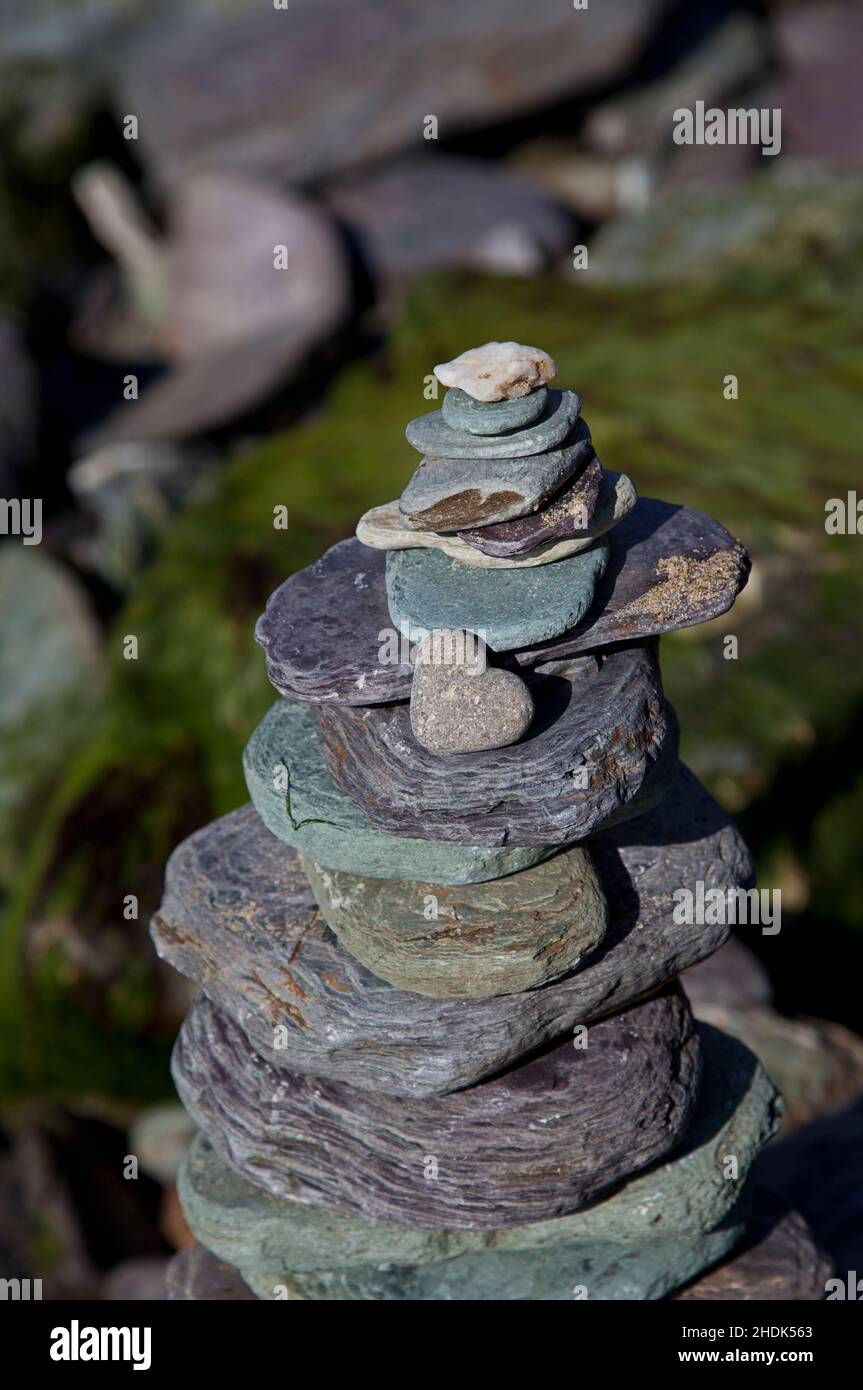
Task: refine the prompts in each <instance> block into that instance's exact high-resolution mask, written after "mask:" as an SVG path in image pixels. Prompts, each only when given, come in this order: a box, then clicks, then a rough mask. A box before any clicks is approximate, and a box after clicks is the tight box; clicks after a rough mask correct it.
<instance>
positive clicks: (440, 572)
mask: <svg viewBox="0 0 863 1390" xmlns="http://www.w3.org/2000/svg"><path fill="white" fill-rule="evenodd" d="M608 553H609V551H608V541H607V540H606V539H605V538H604V537H600V539H599V540H598V541H597V542H596V544H595V545H592V546H591V547H590V548H589V549H588V550H582V551H581V552H580V553H579V554H578V555H571V556H569V558H568V559H565V560H557V561H555V563H554V564H552V565H535V566H533V567H531V568H530V569H499V570H487V569H479V568H477V567H476V566H474V565H462V564H459V562H458V561H457V560H451V559H450V558H449V556H447V555H443V554H442V553H441V552H440V551H439V550H390V551H388V552H387V602H388V605H389V611H390V617H391V618H392V620H393V623H394V624H395V626H396V627H397V628H398V629H399V630H400V631H402V632H406V633H407V634H408V636H409V638H410V640H411V641H412V642H418V641H421V639H422V637H423V636H424V634H425V633H426V632H430V631H431V630H432V628H436V627H458V628H464V629H465V630H466V631H468V632H476V633H478V634H479V636H480V637H482V638H483V640H484V641H485V643H486V644H487V645H488V646H489V647H491V648H492V650H493V651H497V652H505V651H512V650H513V649H514V648H516V647H529V646H533V645H534V644H536V643H538V642H547V641H550V640H551V639H552V638H553V637H558V636H559V635H560V633H562V632H566V631H567V629H568V628H571V627H575V625H576V624H577V623H579V622H580V621H581V619H582V618H583V617H584V615H585V613H586V612H587V610H588V609H589V608H590V605H591V603H592V602H593V596H594V592H595V590H596V585H597V582H598V580H599V579H601V578H602V575H603V574H604V572H605V567H606V565H607V564H608Z"/></svg>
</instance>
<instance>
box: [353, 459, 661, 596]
mask: <svg viewBox="0 0 863 1390" xmlns="http://www.w3.org/2000/svg"><path fill="white" fill-rule="evenodd" d="M594 470H595V474H596V475H597V476H594V477H593V481H594V482H596V484H597V496H596V505H595V506H594V505H593V503H591V504H590V506H588V507H586V512H589V513H590V520H589V521H588V522H587V525H586V528H585V529H584V530H583V531H581V532H579V533H577V534H573V535H571V536H570V537H569V538H568V539H566V540H560V541H554V540H553V541H548V542H546V543H543V544H541V545H537V546H535V548H534V549H533V550H529V551H526V552H525V553H524V554H523V555H515V554H514V555H509V556H507V555H503V554H501V555H500V556H496V555H489V554H487V553H486V551H485V550H479V549H477V548H476V547H475V546H473V545H472V544H469V543H468V542H467V541H466V540H465V539H464V536H466V535H468V534H469V533H468V532H464V533H463V535H446V534H443V533H442V532H440V531H415V530H412V529H411V527H409V526H405V524H404V517H403V516H402V514H401V512H400V510H399V506H398V503H397V502H385V503H384V504H383V506H380V507H372V508H371V510H370V511H368V512H366V513H365V515H364V516H362V517H360V520H359V522H358V524H357V538H358V539H359V540H361V541H362V542H363V544H364V545H368V546H371V547H372V548H374V549H377V550H414V549H416V548H418V547H425V548H426V549H428V550H440V551H442V552H443V554H444V555H449V557H450V559H452V560H459V561H461V563H462V564H465V565H477V566H479V567H481V568H482V569H512V568H518V569H525V568H530V567H531V566H533V565H549V564H553V562H554V561H555V560H564V559H566V557H567V556H568V555H577V554H579V552H580V551H582V550H587V548H588V546H590V545H592V543H593V542H594V541H595V540H596V539H597V537H598V536H604V535H605V533H606V532H607V531H610V530H611V528H612V526H616V525H617V523H618V522H619V521H622V520H623V518H624V517H625V516H628V515H629V513H630V512H631V511H632V509H633V507H634V506H635V503H636V501H637V495H636V491H635V487H634V485H633V483H632V480H631V479H630V478H627V476H626V474H625V473H612V472H607V473H604V472H603V471H602V469H601V467H600V465H599V461H598V460H597V459H593V460H591V462H590V463H588V465H587V467H586V468H585V469H584V470H583V472H582V473H581V474H580V475H579V479H578V482H577V483H576V484H575V485H574V489H573V492H572V494H565V495H570V497H571V501H572V504H573V506H576V505H578V503H577V501H576V490H577V489H578V488H579V487H580V486H581V484H582V481H584V490H583V492H582V493H581V494H580V495H581V496H582V497H584V496H587V495H589V494H590V492H591V491H592V482H591V480H590V478H589V476H588V475H594ZM598 475H601V477H599V476H598ZM525 519H526V520H528V519H529V518H525ZM504 524H505V525H508V524H509V523H504ZM496 529H497V528H496V527H493V526H489V527H485V528H480V530H478V531H475V532H473V533H470V534H473V535H475V536H480V535H482V532H483V530H488V531H494V530H496Z"/></svg>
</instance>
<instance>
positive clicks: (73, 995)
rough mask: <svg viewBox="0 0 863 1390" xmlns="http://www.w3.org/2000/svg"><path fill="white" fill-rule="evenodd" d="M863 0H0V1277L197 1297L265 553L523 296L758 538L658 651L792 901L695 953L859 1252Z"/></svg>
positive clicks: (616, 407) (819, 1224) (357, 481)
mask: <svg viewBox="0 0 863 1390" xmlns="http://www.w3.org/2000/svg"><path fill="white" fill-rule="evenodd" d="M861 32H863V7H861V6H860V5H858V4H856V3H853V2H852V0H823V2H822V0H800V2H799V3H794V0H782V2H781V3H780V0H766V3H764V4H761V5H755V4H752V5H747V4H742V3H741V4H734V3H730V0H729V3H722V2H721V0H713V2H712V3H707V4H704V5H699V6H688V5H684V4H675V3H673V2H672V0H604V3H602V4H601V5H596V6H592V7H590V8H589V9H588V10H586V11H581V12H579V11H575V10H570V9H567V7H566V6H565V5H561V4H560V3H559V0H534V3H533V4H532V5H531V6H530V8H529V13H528V11H527V10H526V8H525V6H524V4H523V3H522V0H494V3H492V2H491V0H463V3H461V4H460V5H458V6H450V7H442V6H433V5H432V6H429V5H427V4H425V3H423V0H393V3H390V4H388V5H386V6H382V5H379V4H375V3H372V0H291V3H290V7H289V8H288V9H287V10H285V11H278V10H275V9H273V10H268V9H267V7H266V6H261V5H253V4H252V3H251V0H222V3H220V4H219V5H212V4H203V3H199V0H171V3H170V4H169V3H168V2H167V0H162V2H161V3H155V4H154V3H153V2H152V0H146V3H145V0H94V3H90V4H88V5H87V6H79V5H76V4H70V3H65V0H31V2H30V3H29V4H28V5H27V6H26V9H25V10H22V8H21V6H20V5H17V4H13V3H12V0H0V54H2V56H0V78H2V81H0V132H2V137H3V138H2V148H3V155H2V163H0V233H2V235H0V365H2V379H3V387H4V389H3V392H2V397H3V399H2V403H0V492H2V498H3V499H4V502H7V501H10V500H12V499H15V498H18V497H20V498H25V499H27V498H34V497H39V498H41V499H42V502H43V537H42V543H41V544H40V545H33V546H29V545H24V544H22V539H21V537H18V536H14V535H11V536H8V537H6V538H4V539H2V541H0V911H2V929H0V1120H2V1127H3V1128H2V1136H3V1143H2V1149H0V1274H3V1275H4V1276H6V1277H14V1276H15V1275H16V1274H20V1275H21V1276H25V1275H31V1276H33V1277H42V1278H43V1279H44V1280H45V1294H46V1296H51V1297H56V1296H64V1295H65V1296H78V1297H80V1296H84V1297H96V1296H101V1297H105V1298H112V1297H129V1296H132V1297H140V1298H152V1297H159V1296H161V1274H162V1269H163V1267H164V1263H165V1260H166V1258H167V1256H168V1255H169V1253H170V1252H171V1251H172V1250H174V1249H177V1248H181V1247H184V1246H186V1245H188V1244H189V1243H190V1237H189V1233H188V1231H187V1229H186V1228H185V1226H184V1223H183V1221H182V1217H181V1215H180V1212H179V1206H178V1203H177V1200H176V1196H175V1192H174V1186H173V1182H174V1174H175V1172H176V1167H177V1164H178V1161H179V1158H180V1156H181V1154H182V1152H183V1150H184V1148H185V1146H186V1144H187V1142H188V1138H189V1123H188V1121H187V1120H186V1118H185V1116H183V1115H182V1112H180V1111H179V1107H177V1106H176V1102H175V1101H174V1098H173V1093H172V1091H171V1089H170V1081H169V1070H168V1057H169V1052H170V1047H171V1044H172V1041H173V1038H174V1036H175V1034H176V1031H177V1028H178V1025H179V1021H180V1019H181V1018H182V1017H183V1015H184V1014H185V1012H186V1011H187V1009H188V1007H189V1003H190V998H191V993H190V988H189V987H187V986H186V985H185V984H184V983H183V982H181V981H180V979H179V977H177V976H176V975H175V974H174V973H173V972H172V971H170V970H169V969H168V968H167V967H164V966H162V965H160V964H159V963H158V962H157V960H156V958H155V956H154V953H153V950H152V946H151V944H150V942H149V941H148V938H147V923H148V920H149V917H150V915H151V913H152V912H153V911H154V909H155V908H156V906H157V904H158V901H159V896H160V890H161V883H162V873H163V865H164V862H165V860H166V858H167V856H168V854H169V852H170V850H171V849H172V848H173V847H174V845H176V844H177V843H178V842H179V841H180V840H181V839H182V838H183V837H184V836H185V835H187V834H189V833H190V832H191V831H193V830H195V829H196V828H197V827H199V826H203V825H204V824H205V823H206V822H207V821H209V820H211V819H212V818H213V817H215V816H218V815H220V814H224V813H227V812H229V811H231V810H233V809H234V808H235V807H237V806H238V805H240V804H241V803H242V802H243V801H245V799H246V793H245V788H244V784H243V774H242V766H241V752H242V748H243V745H244V744H245V742H246V740H247V738H248V736H249V733H250V731H251V729H252V728H253V727H254V725H255V724H256V723H257V721H258V720H259V719H260V718H261V716H262V714H263V713H264V711H265V709H266V708H267V706H268V705H269V704H270V703H271V699H272V690H271V687H270V686H269V685H268V683H267V679H266V675H265V670H264V661H263V657H262V654H261V653H260V651H259V650H258V648H256V647H255V645H254V642H253V639H252V629H253V625H254V620H255V617H256V616H257V614H258V613H259V612H260V611H261V609H262V608H263V605H264V601H265V599H266V597H267V595H268V594H269V592H270V591H271V590H272V589H274V588H275V587H276V585H277V584H278V583H280V582H281V581H282V580H283V579H284V578H285V577H286V576H287V575H288V574H289V573H290V572H292V571H293V570H296V569H299V568H301V567H302V566H304V565H307V564H309V563H310V562H311V561H312V560H313V559H315V558H316V557H317V556H318V555H319V554H320V553H321V552H322V551H323V550H324V549H325V548H326V547H327V546H329V545H331V544H333V543H334V542H335V541H337V540H339V539H341V538H343V537H346V536H349V535H351V534H352V532H353V528H354V525H355V523H356V519H357V518H358V517H359V516H360V515H361V514H362V513H363V512H365V511H366V510H367V509H368V508H369V507H371V506H373V505H376V504H378V503H380V502H381V501H383V500H385V499H386V498H389V497H396V496H398V495H399V493H400V492H401V491H402V489H403V488H404V486H405V484H406V482H407V480H408V478H409V477H410V473H411V471H412V468H413V466H414V460H413V459H412V453H411V450H410V448H409V446H408V445H407V444H406V442H405V440H404V436H403V430H404V422H405V421H406V420H408V419H409V418H411V417H413V416H416V415H418V414H420V413H421V412H422V411H423V410H425V409H429V408H431V407H430V405H428V404H427V403H426V401H425V398H424V396H423V386H424V380H425V378H426V376H427V374H428V373H429V372H430V370H431V367H432V365H433V364H434V363H435V362H440V361H445V360H447V359H449V358H451V357H453V356H455V355H456V354H457V353H458V352H460V351H461V350H462V349H463V348H465V347H466V346H468V345H471V344H474V343H481V342H484V341H486V340H488V339H492V338H514V339H517V340H520V341H522V342H526V343H536V344H541V345H542V346H544V347H546V348H547V349H548V350H549V351H550V352H552V353H553V355H554V356H555V358H556V359H557V360H558V362H559V363H560V378H559V381H560V383H561V384H562V385H564V386H566V387H571V388H573V389H575V390H577V391H578V393H579V394H580V395H581V396H582V398H583V400H584V402H585V413H586V415H587V416H588V418H589V420H590V428H591V431H592V435H593V439H594V442H595V443H596V446H597V450H598V452H599V454H600V456H601V458H602V461H603V463H604V464H605V466H606V467H608V468H610V469H614V470H617V471H619V472H622V473H625V474H627V475H629V476H631V477H632V478H633V479H634V481H635V482H636V484H637V486H638V489H639V492H640V493H641V494H642V495H643V496H648V497H649V496H660V497H663V498H667V499H668V500H669V501H671V502H680V503H686V504H688V505H690V506H694V507H698V508H701V509H703V510H705V511H707V512H709V513H711V514H712V515H714V516H716V517H717V518H718V519H719V520H721V521H722V523H723V524H724V525H726V526H727V527H728V528H729V529H730V530H731V531H733V532H734V533H735V534H736V535H738V536H739V537H740V538H741V539H742V540H743V541H744V542H745V543H746V544H747V545H748V546H749V547H750V549H751V551H752V552H753V555H754V561H755V563H754V569H753V574H752V578H751V579H750V582H749V585H748V587H747V589H746V590H745V591H744V593H743V595H742V597H741V599H740V601H739V602H738V604H737V605H736V607H735V608H734V610H733V613H730V614H728V615H726V616H725V617H724V618H721V619H717V620H715V621H714V622H713V623H710V624H707V625H705V626H703V627H700V628H696V629H693V630H692V631H689V632H686V633H680V634H674V635H671V636H668V637H666V638H664V640H663V644H662V653H663V663H664V664H663V674H664V683H665V688H666V692H667V694H668V696H669V698H670V699H671V700H672V702H673V704H674V705H675V707H676V709H677V710H678V713H679V715H680V722H681V726H682V728H683V731H684V733H683V740H682V748H681V754H682V756H683V757H684V758H685V760H686V761H687V762H688V763H689V764H690V766H691V767H692V768H693V769H694V771H695V772H696V773H697V774H698V776H699V777H700V778H701V779H702V780H703V781H704V782H705V783H706V785H707V786H708V787H709V788H710V790H711V792H712V793H713V794H714V795H715V796H716V797H717V799H718V800H719V801H720V802H721V803H722V804H723V806H724V807H725V808H726V809H727V810H728V811H730V812H731V813H732V814H733V815H734V816H735V818H736V822H737V825H738V826H739V828H740V830H741V832H742V833H743V835H744V836H745V838H746V840H747V841H748V843H749V845H750V846H751V848H752V850H753V852H754V854H755V856H756V859H757V862H758V869H759V881H760V883H761V885H762V886H763V887H765V888H781V890H782V930H781V932H780V933H779V935H776V936H770V935H761V934H760V933H759V931H758V929H757V928H752V927H749V928H744V929H743V930H742V931H740V932H739V933H738V939H737V940H734V941H732V942H731V943H729V945H728V946H726V947H725V948H724V949H723V950H722V951H721V952H720V953H719V954H718V955H717V956H716V957H714V958H712V959H711V960H709V961H707V962H705V963H703V964H702V965H700V966H697V967H695V968H694V969H693V971H692V972H690V974H689V975H687V977H686V984H687V987H688V988H689V989H690V993H691V997H692V1000H693V1003H694V1007H695V1010H696V1013H697V1014H698V1015H699V1017H701V1018H703V1019H705V1020H707V1021H708V1022H711V1023H714V1024H716V1025H718V1026H719V1027H721V1028H723V1029H725V1030H727V1031H729V1032H732V1033H734V1034H735V1035H736V1036H739V1037H741V1038H742V1039H743V1040H744V1041H746V1042H747V1043H748V1044H749V1046H751V1047H752V1048H753V1049H754V1050H755V1052H756V1053H758V1055H759V1056H760V1057H761V1058H762V1060H763V1061H764V1063H765V1065H766V1067H767V1069H768V1071H770V1072H771V1074H772V1075H773V1077H774V1079H775V1081H776V1082H777V1083H778V1084H779V1085H780V1087H781V1088H782V1089H783V1091H784V1092H785V1095H786V1101H787V1111H786V1121H785V1130H784V1135H781V1136H780V1137H779V1139H778V1141H776V1142H775V1143H774V1144H773V1145H772V1146H771V1147H770V1148H769V1149H768V1151H767V1152H766V1153H765V1155H764V1156H763V1158H762V1160H761V1164H762V1166H763V1169H764V1181H765V1182H766V1183H768V1184H769V1185H770V1186H772V1187H773V1188H774V1189H775V1190H777V1191H778V1192H779V1194H780V1197H783V1198H785V1199H787V1201H790V1202H791V1203H792V1204H793V1205H794V1206H795V1207H796V1208H797V1210H799V1211H801V1212H802V1213H803V1214H804V1215H805V1216H806V1217H807V1219H808V1220H809V1221H810V1223H811V1224H812V1226H813V1229H814V1230H815V1233H816V1235H817V1236H818V1238H819V1239H820V1240H821V1242H822V1244H823V1245H824V1247H825V1249H826V1250H827V1252H828V1253H829V1254H830V1255H832V1256H833V1257H834V1259H835V1260H836V1261H837V1262H838V1264H839V1269H840V1272H841V1271H844V1270H846V1269H851V1268H855V1267H856V1268H860V1267H863V1266H861V1263H860V1262H861V1261H863V1213H861V1207H860V1197H859V1192H858V1190H857V1186H856V1180H855V1177H854V1173H855V1161H856V1162H857V1166H858V1167H859V1141H860V1106H861V1100H860V1096H861V1093H863V1042H861V1039H860V1038H859V1037H858V1036H857V1032H858V1030H860V1028H861V1017H860V1006H859V979H860V971H861V966H863V881H861V878H860V875H859V868H858V865H859V830H858V827H859V823H860V820H861V816H863V739H861V732H863V730H861V724H863V718H861V715H863V665H861V663H860V661H859V655H858V650H859V614H860V609H861V604H863V567H861V564H860V556H861V546H863V539H861V537H860V536H858V535H856V534H853V533H852V534H848V535H841V534H839V535H829V534H827V532H826V531H825V504H826V503H827V502H828V500H829V499H831V498H841V499H846V498H847V495H848V493H849V491H853V490H854V489H855V487H857V486H858V485H859V478H860V472H859V439H860V436H861V410H860V404H859V402H860V399H861V386H863V358H862V357H861V353H860V347H859V322H860V314H861V307H863V267H861V259H860V252H861V240H863V235H861V231H860V228H861V225H863V223H861V212H863V176H861V150H863V138H861V136H863V87H861V84H860V82H859V75H858V72H857V64H856V62H855V60H854V57H853V54H854V48H855V39H856V40H857V46H858V47H859V38H860V35H861ZM697 100H703V101H704V102H705V104H706V105H707V106H710V105H719V106H721V107H727V106H742V107H757V108H761V107H769V108H772V107H781V110H782V148H781V153H780V154H778V155H777V156H775V157H764V156H762V155H761V153H760V152H759V150H758V149H757V148H756V149H753V148H751V147H741V146H710V147H708V146H688V147H687V146H678V145H676V144H674V142H673V140H672V124H673V123H672V113H673V112H674V110H675V109H677V108H678V107H680V106H692V105H693V104H694V103H695V101H697ZM430 117H434V118H435V126H434V127H430V126H429V118H430ZM430 133H431V134H433V135H434V137H435V138H431V139H429V138H425V136H426V135H427V134H430ZM129 136H132V138H128V137H129ZM277 244H284V245H285V246H286V247H287V249H288V258H289V269H288V271H287V272H285V273H284V274H282V275H279V274H278V273H276V272H274V270H273V248H274V246H275V245H277ZM580 247H585V248H586V249H587V258H586V264H584V263H583V262H584V257H583V256H581V255H580V254H579V255H575V256H574V251H575V249H576V248H580ZM574 259H575V261H577V262H581V264H580V266H579V268H575V265H574ZM728 374H734V375H735V376H736V377H737V378H738V383H739V395H738V398H737V399H735V400H727V399H725V398H724V396H723V383H724V379H725V378H726V376H727V375H728ZM130 377H134V378H135V379H136V381H137V397H136V398H135V397H134V396H133V397H132V398H127V397H128V396H130V394H131V393H130V391H129V385H128V383H129V378H130ZM124 392H125V395H124ZM279 508H287V511H288V524H287V529H282V528H280V527H277V526H276V525H274V516H275V515H276V509H279ZM2 514H3V515H4V516H6V515H7V514H8V511H7V508H6V507H5V506H4V507H3V509H2ZM849 529H850V528H849ZM728 636H734V637H735V638H736V639H737V643H738V654H737V659H736V660H726V659H725V657H724V655H723V652H724V639H725V638H726V637H728ZM129 637H134V638H136V639H137V644H138V655H137V659H135V660H127V659H126V657H125V655H124V651H125V650H128V644H127V639H128V638H129ZM132 897H133V898H134V900H135V901H131V898H132ZM792 1130H793V1131H794V1133H793V1135H791V1137H789V1135H790V1132H791V1131H792ZM855 1154H856V1160H855ZM126 1155H134V1156H136V1157H137V1159H138V1165H139V1176H138V1179H137V1181H129V1180H126V1179H125V1178H124V1177H123V1161H124V1157H125V1156H126ZM828 1177H829V1192H828V1191H827V1189H828ZM825 1194H827V1195H825ZM828 1197H829V1200H828ZM855 1262H856V1263H855Z"/></svg>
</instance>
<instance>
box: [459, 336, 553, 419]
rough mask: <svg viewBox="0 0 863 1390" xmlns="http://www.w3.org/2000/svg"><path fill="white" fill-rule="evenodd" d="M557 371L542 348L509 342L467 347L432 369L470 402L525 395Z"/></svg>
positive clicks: (551, 359)
mask: <svg viewBox="0 0 863 1390" xmlns="http://www.w3.org/2000/svg"><path fill="white" fill-rule="evenodd" d="M557 372H558V367H557V363H556V362H555V360H554V358H553V357H549V355H548V353H547V352H545V351H544V350H543V349H542V348H535V347H527V346H526V345H525V344H524V343H514V342H512V341H509V342H502V343H501V342H491V343H483V344H482V345H481V346H480V347H475V348H468V349H467V351H466V352H460V353H459V355H458V357H454V358H453V359H452V361H451V362H439V363H438V365H437V366H436V367H435V369H434V374H435V376H436V377H437V379H438V381H440V382H442V383H443V385H444V386H450V387H453V386H454V387H457V388H458V389H459V390H461V391H463V392H464V393H465V394H466V395H468V396H471V397H473V399H474V400H477V401H488V402H490V401H503V400H511V399H513V398H518V397H519V396H527V395H529V394H530V392H531V391H535V390H536V388H537V387H538V386H545V385H546V384H547V383H548V382H549V381H553V380H554V378H555V377H556V376H557ZM505 428H507V429H509V428H510V426H508V425H507V426H506V427H505ZM486 432H487V431H485V430H483V431H482V433H483V434H485V433H486Z"/></svg>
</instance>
